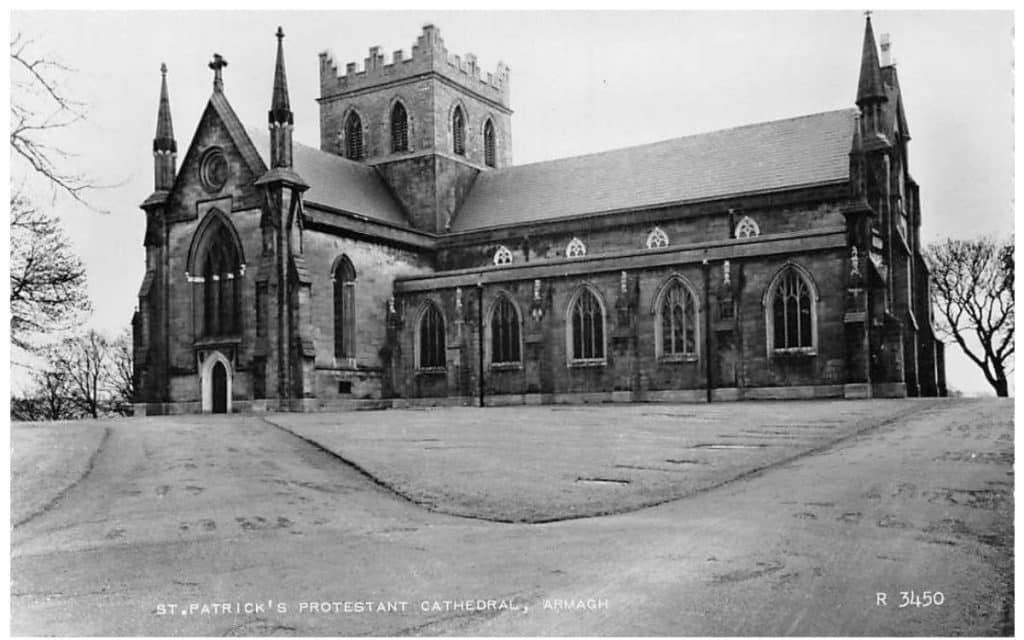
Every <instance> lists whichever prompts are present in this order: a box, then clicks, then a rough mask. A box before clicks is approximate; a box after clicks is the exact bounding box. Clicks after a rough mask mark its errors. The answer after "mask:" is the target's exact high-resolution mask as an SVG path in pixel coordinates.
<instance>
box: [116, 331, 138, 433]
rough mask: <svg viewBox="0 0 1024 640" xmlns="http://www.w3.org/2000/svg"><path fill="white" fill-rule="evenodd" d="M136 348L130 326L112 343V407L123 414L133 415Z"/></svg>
mask: <svg viewBox="0 0 1024 640" xmlns="http://www.w3.org/2000/svg"><path fill="white" fill-rule="evenodd" d="M134 349H135V346H134V343H133V341H132V331H131V329H130V328H129V329H125V330H124V331H122V332H121V334H120V335H119V336H118V337H117V339H116V340H114V341H113V342H112V343H110V408H111V409H112V410H113V411H115V412H117V413H120V414H121V415H131V413H132V402H134V398H135V376H134V373H135V372H134V366H133V365H134V356H135V354H134Z"/></svg>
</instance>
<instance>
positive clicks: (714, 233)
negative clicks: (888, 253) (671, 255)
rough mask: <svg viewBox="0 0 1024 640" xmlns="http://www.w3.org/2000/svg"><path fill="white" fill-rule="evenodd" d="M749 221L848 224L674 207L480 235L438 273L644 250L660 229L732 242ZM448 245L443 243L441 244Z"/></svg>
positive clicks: (829, 216)
mask: <svg viewBox="0 0 1024 640" xmlns="http://www.w3.org/2000/svg"><path fill="white" fill-rule="evenodd" d="M745 215H749V216H750V217H751V218H753V219H754V220H755V221H756V222H757V224H758V226H759V228H760V232H761V235H774V234H780V233H790V232H794V231H803V230H807V229H814V228H825V227H837V226H843V225H845V224H846V221H845V219H844V218H843V215H842V213H841V212H840V210H839V208H838V207H837V206H836V205H834V204H816V205H815V204H812V205H804V206H794V207H789V208H784V209H776V210H768V209H759V210H754V211H746V212H743V213H736V212H734V213H733V214H732V215H730V214H729V211H728V209H723V210H721V211H718V212H715V213H709V214H700V215H694V214H693V213H692V212H691V208H690V207H686V206H682V207H672V208H668V209H665V210H664V211H662V212H659V214H658V218H660V219H656V221H643V222H637V221H636V220H635V216H636V214H633V213H625V214H621V216H618V218H617V220H618V223H617V224H607V225H596V224H589V223H588V221H587V220H579V221H578V222H577V223H576V224H575V225H571V226H572V227H575V228H570V229H558V230H554V231H550V230H549V229H550V228H551V226H552V225H548V224H543V223H535V224H525V225H522V226H520V227H517V228H516V229H513V230H509V231H508V232H507V233H501V232H495V233H494V234H486V235H485V234H481V240H480V241H479V243H478V244H477V243H472V242H469V243H464V242H462V241H461V240H460V241H459V242H458V244H455V245H454V246H451V247H450V248H449V247H445V245H444V244H442V248H441V249H440V250H439V251H438V267H439V268H440V269H442V270H450V269H467V268H474V267H483V266H489V265H492V264H494V255H495V252H496V251H497V250H498V248H499V247H501V246H506V247H508V248H509V250H510V251H512V254H513V264H521V263H523V262H528V261H533V260H558V259H564V258H565V250H566V247H567V246H568V244H569V242H570V241H571V240H572V239H573V238H574V237H576V238H579V239H580V240H581V241H582V242H583V244H584V245H585V246H586V248H587V255H596V254H601V253H610V252H614V251H623V250H642V249H644V248H645V247H646V242H647V236H648V235H649V234H650V232H651V231H652V230H653V229H654V228H655V227H659V228H661V229H662V230H663V231H664V232H665V233H666V234H667V236H668V239H669V245H670V246H678V245H686V244H692V243H697V242H707V241H712V240H725V239H729V238H732V237H733V226H734V225H735V223H736V222H738V221H739V220H740V218H742V217H743V216H745ZM443 242H444V241H443V240H442V243H443Z"/></svg>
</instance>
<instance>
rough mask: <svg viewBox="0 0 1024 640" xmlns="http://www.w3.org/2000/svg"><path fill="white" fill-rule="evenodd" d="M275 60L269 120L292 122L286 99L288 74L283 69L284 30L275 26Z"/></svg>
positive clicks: (290, 110)
mask: <svg viewBox="0 0 1024 640" xmlns="http://www.w3.org/2000/svg"><path fill="white" fill-rule="evenodd" d="M275 35H276V36H277V61H276V62H275V64H274V90H273V95H272V96H271V99H270V112H269V114H268V117H269V119H270V122H271V123H272V124H273V123H278V124H284V123H288V124H292V122H293V115H292V108H291V105H290V104H289V101H288V76H287V75H286V74H285V71H284V30H283V29H281V27H278V28H277V33H276V34H275Z"/></svg>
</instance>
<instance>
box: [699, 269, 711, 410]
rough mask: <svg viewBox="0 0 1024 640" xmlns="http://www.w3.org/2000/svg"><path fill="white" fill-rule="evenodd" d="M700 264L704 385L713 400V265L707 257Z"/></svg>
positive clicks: (709, 399)
mask: <svg viewBox="0 0 1024 640" xmlns="http://www.w3.org/2000/svg"><path fill="white" fill-rule="evenodd" d="M700 265H701V270H702V271H703V272H704V374H705V382H704V386H705V387H706V390H707V394H708V402H711V265H709V264H708V259H707V258H704V260H703V261H701V263H700Z"/></svg>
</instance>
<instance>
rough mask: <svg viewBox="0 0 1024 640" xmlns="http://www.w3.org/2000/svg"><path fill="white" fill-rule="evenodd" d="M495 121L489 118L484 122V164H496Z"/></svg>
mask: <svg viewBox="0 0 1024 640" xmlns="http://www.w3.org/2000/svg"><path fill="white" fill-rule="evenodd" d="M495 156H496V154H495V143H494V123H493V122H491V119H490V118H488V119H487V122H486V123H485V124H484V164H486V165H487V166H488V167H493V166H495V162H496V160H495Z"/></svg>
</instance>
